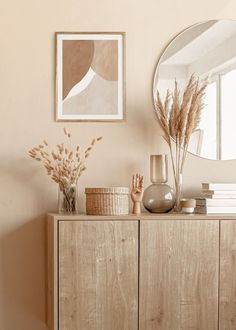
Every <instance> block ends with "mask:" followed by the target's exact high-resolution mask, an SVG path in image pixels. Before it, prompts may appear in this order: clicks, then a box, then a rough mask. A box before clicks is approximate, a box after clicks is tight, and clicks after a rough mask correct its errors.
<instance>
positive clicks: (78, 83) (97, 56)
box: [57, 34, 123, 120]
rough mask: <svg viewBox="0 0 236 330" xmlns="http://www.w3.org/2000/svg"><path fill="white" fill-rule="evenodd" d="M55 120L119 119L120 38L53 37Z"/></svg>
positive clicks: (80, 35)
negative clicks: (56, 118) (54, 51)
mask: <svg viewBox="0 0 236 330" xmlns="http://www.w3.org/2000/svg"><path fill="white" fill-rule="evenodd" d="M57 108H58V109H57V117H58V119H72V120H73V119H74V120H112V119H114V120H119V119H123V35H122V34H117V35H110V34H107V35H105V34H104V35H100V34H98V35H94V34H93V35H89V34H78V35H77V34H71V35H68V34H58V35H57Z"/></svg>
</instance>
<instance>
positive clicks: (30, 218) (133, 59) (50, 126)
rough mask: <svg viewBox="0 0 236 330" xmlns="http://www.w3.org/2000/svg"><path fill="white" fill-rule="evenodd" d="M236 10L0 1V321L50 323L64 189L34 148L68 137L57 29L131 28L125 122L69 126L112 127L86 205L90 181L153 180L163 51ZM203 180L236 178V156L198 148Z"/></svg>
mask: <svg viewBox="0 0 236 330" xmlns="http://www.w3.org/2000/svg"><path fill="white" fill-rule="evenodd" d="M235 12H236V3H235V1H234V0H231V1H227V0H208V1H206V0H198V1H190V0H172V1H171V0H138V1H137V0H119V1H118V0H117V1H114V0H100V1H95V0H83V1H79V0H77V1H76V0H57V1H56V0H47V1H46V0H42V1H35V0H33V1H32V0H21V1H16V0H15V1H5V0H1V2H0V26H1V28H0V47H1V48H0V49H1V50H0V52H1V53H0V54H1V57H0V59H1V60H0V100H1V101H0V104H1V117H0V123H1V139H0V150H1V153H0V214H1V216H0V217H1V218H0V244H1V250H0V329H2V330H42V329H46V325H45V311H44V308H45V304H44V299H45V294H44V285H45V278H44V271H45V270H44V261H45V260H44V254H45V248H44V245H45V236H44V223H43V214H45V213H46V212H47V211H53V210H55V209H56V205H57V200H56V195H57V188H56V186H55V185H54V184H53V183H52V182H50V181H49V179H48V177H47V176H46V175H45V173H44V171H43V170H42V168H41V167H40V166H39V164H38V163H36V162H34V161H33V160H31V159H29V158H28V157H27V150H28V149H29V148H30V147H32V146H34V145H36V144H37V143H38V142H39V141H40V140H41V139H42V138H44V137H47V138H48V140H49V141H50V142H51V143H56V142H58V141H60V140H61V138H63V133H62V128H63V127H64V126H65V124H63V123H56V122H55V121H54V110H53V107H54V32H55V31H125V32H126V54H127V61H126V62H127V68H126V76H127V88H126V90H127V121H126V122H125V123H71V124H67V125H66V126H67V127H68V128H70V129H71V131H72V133H73V137H74V139H75V140H76V142H77V141H79V142H80V143H81V144H82V145H86V144H87V143H88V142H89V141H90V140H91V138H92V137H94V136H99V135H103V136H104V140H103V142H102V143H101V144H100V145H98V146H97V147H96V150H94V152H93V155H92V156H91V158H90V159H89V161H88V170H87V171H86V173H85V174H84V176H83V178H82V179H81V181H80V194H81V195H80V198H81V209H83V208H84V196H83V190H84V187H85V186H109V185H129V182H130V176H131V175H132V173H135V172H136V171H138V172H140V173H143V174H144V175H145V183H146V185H148V184H149V179H148V176H149V173H148V172H149V170H148V169H149V155H150V154H151V153H161V152H165V151H166V150H167V149H166V145H165V143H164V142H163V141H162V138H161V137H160V132H159V128H158V125H157V123H156V120H155V117H154V115H153V112H152V99H151V85H152V76H153V71H154V68H155V64H156V61H157V57H158V56H159V55H160V53H161V51H162V49H163V47H164V46H165V45H166V43H167V42H168V41H169V40H170V38H172V37H173V36H174V35H175V34H176V33H177V32H178V31H181V30H182V29H184V28H185V27H187V26H189V25H191V24H194V23H196V22H199V21H202V20H206V19H214V18H234V16H233V15H234V13H235ZM232 147H235V148H236V144H235V141H232ZM205 180H206V181H208V180H212V181H214V180H216V181H219V180H225V181H230V180H232V181H236V161H224V162H221V163H220V162H214V161H207V160H202V159H198V158H196V157H194V156H190V157H189V158H188V160H187V163H186V171H185V177H184V190H185V194H186V195H190V194H192V193H194V194H195V193H197V192H199V190H200V183H201V182H202V181H205Z"/></svg>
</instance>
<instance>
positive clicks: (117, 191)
mask: <svg viewBox="0 0 236 330" xmlns="http://www.w3.org/2000/svg"><path fill="white" fill-rule="evenodd" d="M85 194H129V188H127V187H108V188H85Z"/></svg>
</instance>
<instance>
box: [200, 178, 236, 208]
mask: <svg viewBox="0 0 236 330" xmlns="http://www.w3.org/2000/svg"><path fill="white" fill-rule="evenodd" d="M195 213H202V214H214V213H236V183H202V197H200V198H196V209H195Z"/></svg>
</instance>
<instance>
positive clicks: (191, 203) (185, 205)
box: [180, 198, 196, 213]
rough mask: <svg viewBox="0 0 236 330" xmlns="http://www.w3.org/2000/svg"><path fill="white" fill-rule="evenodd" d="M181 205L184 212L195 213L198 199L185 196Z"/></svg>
mask: <svg viewBox="0 0 236 330" xmlns="http://www.w3.org/2000/svg"><path fill="white" fill-rule="evenodd" d="M180 207H181V211H182V212H183V213H193V212H194V209H195V207H196V200H195V199H193V198H189V199H188V198H183V199H181V200H180Z"/></svg>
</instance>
